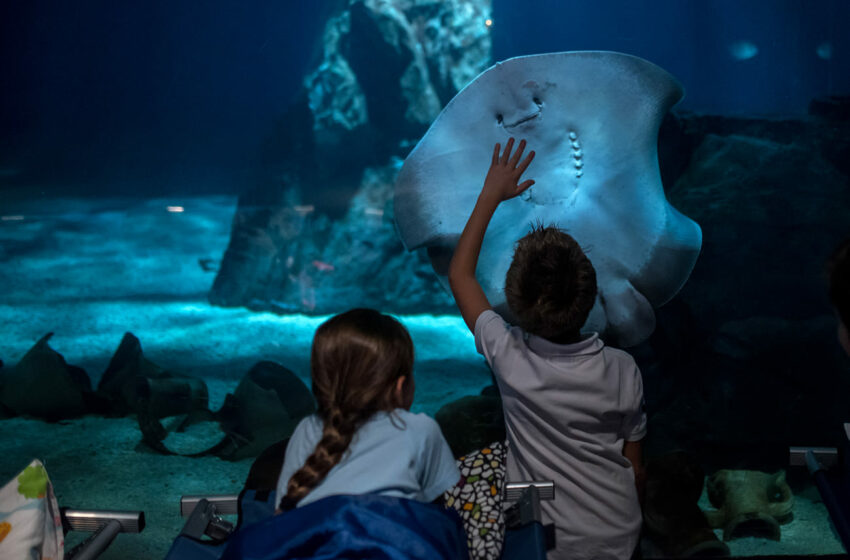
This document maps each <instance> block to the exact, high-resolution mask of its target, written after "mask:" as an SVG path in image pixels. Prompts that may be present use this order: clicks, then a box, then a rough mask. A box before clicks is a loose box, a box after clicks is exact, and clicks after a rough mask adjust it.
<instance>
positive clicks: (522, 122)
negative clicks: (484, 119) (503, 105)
mask: <svg viewBox="0 0 850 560" xmlns="http://www.w3.org/2000/svg"><path fill="white" fill-rule="evenodd" d="M540 113H542V111H541V110H538V111H537V112H536V113H533V114H531V115H528V116H527V117H523V118H521V119H520V120H518V121H516V122H514V123H511V124H505V123H504V122H501V125H502V126H503V127H505V128H515V127H517V126H519V125H521V124H525V123H527V122H528V121H530V120H533V119H536V118H537V117H539V116H540ZM500 116H501V115H500Z"/></svg>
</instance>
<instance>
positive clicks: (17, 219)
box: [0, 215, 24, 222]
mask: <svg viewBox="0 0 850 560" xmlns="http://www.w3.org/2000/svg"><path fill="white" fill-rule="evenodd" d="M23 219H24V217H23V216H20V215H14V216H0V221H4V222H21V221H23Z"/></svg>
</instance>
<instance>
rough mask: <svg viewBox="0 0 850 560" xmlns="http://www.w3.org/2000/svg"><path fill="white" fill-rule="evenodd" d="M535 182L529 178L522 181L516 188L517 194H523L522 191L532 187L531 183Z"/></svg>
mask: <svg viewBox="0 0 850 560" xmlns="http://www.w3.org/2000/svg"><path fill="white" fill-rule="evenodd" d="M533 184H534V179H529V180H528V181H523V182H522V183H520V185H519V186H518V187H517V188H516V193H517V194H522V192H523V191H524V190H525V189H527V188H528V187H530V186H531V185H533Z"/></svg>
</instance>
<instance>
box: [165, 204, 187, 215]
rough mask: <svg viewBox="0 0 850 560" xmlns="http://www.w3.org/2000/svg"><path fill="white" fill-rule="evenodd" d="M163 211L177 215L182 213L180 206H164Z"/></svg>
mask: <svg viewBox="0 0 850 560" xmlns="http://www.w3.org/2000/svg"><path fill="white" fill-rule="evenodd" d="M165 209H166V210H168V211H169V212H176V213H178V214H179V213H180V212H183V211H184V208H183V207H182V206H166V207H165Z"/></svg>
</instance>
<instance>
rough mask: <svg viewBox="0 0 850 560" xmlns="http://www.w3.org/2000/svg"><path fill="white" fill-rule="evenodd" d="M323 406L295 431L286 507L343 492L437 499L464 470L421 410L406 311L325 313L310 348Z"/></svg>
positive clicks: (282, 497)
mask: <svg viewBox="0 0 850 560" xmlns="http://www.w3.org/2000/svg"><path fill="white" fill-rule="evenodd" d="M310 373H311V376H312V379H313V394H314V395H315V397H316V402H317V404H318V411H317V413H316V414H313V415H312V416H308V417H307V418H305V419H303V420H302V421H301V422H300V423H299V424H298V426H297V427H296V428H295V431H294V432H293V433H292V438H291V439H290V440H289V445H288V446H287V449H286V456H285V458H284V462H283V468H282V469H281V473H280V478H279V479H278V482H277V500H278V504H279V506H278V512H280V511H285V510H288V509H292V508H294V507H297V506H302V505H305V504H308V503H310V502H314V501H316V500H318V499H320V498H324V497H326V496H330V495H334V494H366V493H377V494H383V495H386V496H396V497H402V498H409V499H413V500H419V501H422V502H431V501H434V500H435V499H436V498H438V497H440V496H441V495H442V494H443V492H444V491H445V490H447V489H448V488H450V487H452V486H454V484H455V483H456V482H457V481H458V478H459V477H460V473H459V471H458V469H457V465H456V463H455V460H454V458H453V457H452V453H451V450H450V449H449V446H448V444H447V443H446V441H445V439H444V438H443V435H442V433H441V432H440V428H439V426H438V425H437V423H436V422H435V421H434V420H433V419H431V418H430V417H428V416H426V415H425V414H411V413H410V412H409V409H410V405H411V404H412V403H413V390H414V383H413V342H412V341H411V339H410V335H409V334H408V333H407V330H406V329H405V328H404V326H402V324H401V323H399V322H398V321H397V320H395V319H393V318H392V317H390V316H388V315H383V314H381V313H379V312H378V311H375V310H373V309H353V310H351V311H348V312H346V313H342V314H341V315H336V316H335V317H332V318H330V319H329V320H328V321H326V322H325V323H323V324H322V325H321V326H320V327H319V328H318V329H317V330H316V335H315V337H314V338H313V349H312V354H311V357H310Z"/></svg>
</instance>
